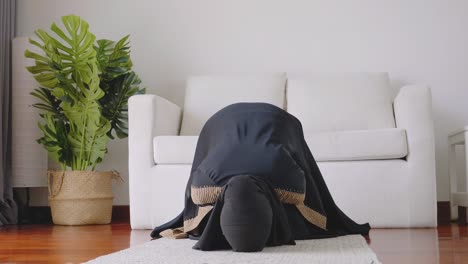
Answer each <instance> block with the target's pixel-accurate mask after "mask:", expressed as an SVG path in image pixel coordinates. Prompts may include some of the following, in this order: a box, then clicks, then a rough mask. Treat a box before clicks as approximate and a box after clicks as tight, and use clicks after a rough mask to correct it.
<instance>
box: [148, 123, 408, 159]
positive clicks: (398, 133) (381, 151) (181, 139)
mask: <svg viewBox="0 0 468 264" xmlns="http://www.w3.org/2000/svg"><path fill="white" fill-rule="evenodd" d="M305 140H306V142H307V145H308V146H309V148H310V150H311V152H312V154H313V155H314V158H315V160H316V161H350V160H378V159H398V158H404V157H406V155H407V154H408V147H407V144H406V131H405V130H404V129H399V128H389V129H376V130H353V131H339V132H325V133H312V134H306V135H305ZM197 141H198V136H157V137H155V138H154V140H153V147H154V162H155V163H156V164H192V162H193V157H194V156H195V149H196V147H197Z"/></svg>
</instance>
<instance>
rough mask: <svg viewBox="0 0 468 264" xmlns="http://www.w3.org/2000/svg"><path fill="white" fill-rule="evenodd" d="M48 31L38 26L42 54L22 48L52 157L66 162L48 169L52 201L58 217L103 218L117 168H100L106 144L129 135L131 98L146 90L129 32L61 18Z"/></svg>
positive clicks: (72, 220) (63, 220) (64, 220)
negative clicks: (97, 31) (102, 34)
mask: <svg viewBox="0 0 468 264" xmlns="http://www.w3.org/2000/svg"><path fill="white" fill-rule="evenodd" d="M62 22H63V27H64V29H62V28H63V27H62V28H61V27H59V26H57V25H56V24H55V23H52V25H51V28H50V29H51V31H52V32H53V33H55V36H53V35H52V34H49V33H48V32H46V31H44V30H41V29H38V30H36V31H35V34H36V36H37V37H38V39H39V40H38V41H35V40H33V39H30V40H29V42H30V43H31V44H32V45H34V46H37V47H39V48H40V49H41V50H42V54H38V53H34V52H31V51H29V50H26V51H25V56H26V57H27V58H31V59H33V60H34V61H35V63H34V65H33V66H30V67H28V68H27V69H28V71H29V72H31V73H32V74H33V76H34V78H35V79H36V80H37V82H38V83H39V85H40V86H39V87H38V88H37V89H35V90H34V92H32V93H31V94H32V95H33V96H35V97H37V98H38V99H39V100H40V101H41V102H39V103H37V104H35V105H34V106H35V107H36V108H38V109H40V110H42V111H41V114H40V116H41V117H42V119H43V122H40V123H39V128H40V129H41V131H42V132H43V137H41V138H40V139H38V143H40V144H42V145H44V147H45V148H46V149H47V151H48V154H49V157H50V158H51V159H52V160H54V161H56V162H57V163H58V164H60V166H61V170H60V171H49V172H48V174H49V175H48V177H49V202H50V206H51V210H52V218H53V221H54V223H55V224H64V225H79V224H106V223H109V222H110V220H111V213H112V199H113V196H112V179H113V178H115V173H113V172H110V171H108V172H98V171H96V165H97V164H99V163H100V162H101V161H102V160H103V158H104V155H105V154H106V152H107V143H108V142H109V140H110V139H113V138H114V135H116V136H117V137H119V138H124V137H127V135H128V134H127V132H128V130H127V121H128V120H127V101H128V98H129V97H130V96H132V95H134V94H139V93H144V92H145V90H144V89H141V88H140V79H139V77H138V75H137V74H136V73H135V72H133V71H132V61H131V59H130V47H129V41H128V38H129V37H128V36H126V37H124V38H122V39H121V40H119V41H117V42H114V41H111V40H104V39H103V40H98V41H96V37H95V36H94V35H93V34H92V33H91V32H90V31H89V25H88V23H87V22H86V21H84V20H83V19H81V18H80V17H78V16H75V15H69V16H64V17H62Z"/></svg>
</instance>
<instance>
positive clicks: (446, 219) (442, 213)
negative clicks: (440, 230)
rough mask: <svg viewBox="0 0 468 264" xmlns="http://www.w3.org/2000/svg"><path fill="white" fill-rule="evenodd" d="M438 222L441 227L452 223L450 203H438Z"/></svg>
mask: <svg viewBox="0 0 468 264" xmlns="http://www.w3.org/2000/svg"><path fill="white" fill-rule="evenodd" d="M437 222H438V224H439V225H440V224H449V223H450V222H451V219H450V202H449V201H439V202H437Z"/></svg>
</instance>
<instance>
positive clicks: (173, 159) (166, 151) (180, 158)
mask: <svg viewBox="0 0 468 264" xmlns="http://www.w3.org/2000/svg"><path fill="white" fill-rule="evenodd" d="M197 141H198V136H157V137H155V138H154V139H153V148H154V150H153V153H154V162H155V163H156V164H192V162H193V157H194V156H195V149H196V148H197Z"/></svg>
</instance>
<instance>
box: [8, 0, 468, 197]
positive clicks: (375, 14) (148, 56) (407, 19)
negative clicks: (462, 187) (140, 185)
mask: <svg viewBox="0 0 468 264" xmlns="http://www.w3.org/2000/svg"><path fill="white" fill-rule="evenodd" d="M70 13H74V14H77V15H80V16H82V17H83V18H84V19H86V20H87V21H88V22H89V23H90V25H91V30H92V31H93V32H94V33H95V34H96V35H97V37H98V38H112V39H117V38H119V37H122V36H124V35H125V34H128V33H129V34H131V41H132V57H133V60H134V64H135V70H136V71H137V72H138V73H139V74H140V76H141V78H142V80H143V82H144V84H145V85H146V86H147V87H148V90H149V92H150V93H157V94H159V95H162V96H164V97H167V98H168V99H170V100H172V101H174V102H176V103H178V104H181V103H182V102H183V91H184V88H183V87H184V86H183V84H184V80H185V78H186V77H187V75H189V74H192V73H209V72H259V71H260V72H265V71H267V72H271V71H301V72H304V71H388V72H390V74H391V77H392V79H393V80H394V81H393V82H394V83H393V85H394V87H395V89H397V88H398V87H399V86H401V84H404V83H421V84H429V85H430V86H432V89H433V90H432V91H433V104H434V116H435V132H436V149H437V154H436V156H437V175H438V179H437V184H438V199H439V200H448V181H447V154H446V153H447V139H446V135H447V133H448V132H449V131H450V130H453V129H455V128H457V127H460V126H462V125H465V124H468V106H467V104H468V31H467V25H468V1H464V0H387V1H383V0H354V1H346V0H343V1H335V0H304V1H299V0H290V1H275V0H236V1H232V0H197V1H193V0H186V1H182V0H166V1H163V0H139V1H128V0H112V1H111V0H100V1H92V0H81V1H78V0H73V1H70V0H68V1H63V0H62V1H61V0H41V1H37V0H19V3H18V28H17V35H19V36H27V35H31V34H33V32H34V30H35V29H37V28H47V27H48V26H49V25H50V23H51V22H52V21H58V20H59V18H60V16H62V15H66V14H70ZM103 167H105V168H114V169H117V170H119V171H121V172H122V174H123V175H124V178H125V179H128V177H127V147H126V141H125V140H122V141H116V142H112V144H111V145H110V147H109V155H108V156H107V158H106V160H105V162H104V164H103ZM116 196H117V197H116V200H115V203H116V204H127V203H128V192H127V184H125V185H121V186H118V187H116Z"/></svg>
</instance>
